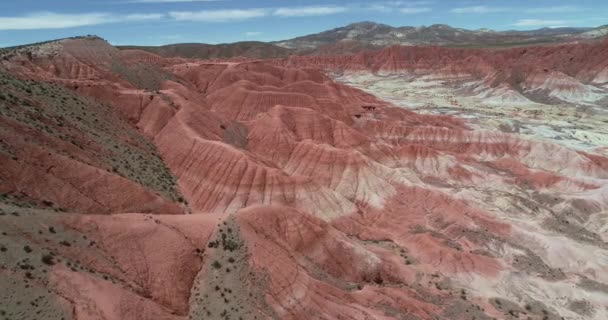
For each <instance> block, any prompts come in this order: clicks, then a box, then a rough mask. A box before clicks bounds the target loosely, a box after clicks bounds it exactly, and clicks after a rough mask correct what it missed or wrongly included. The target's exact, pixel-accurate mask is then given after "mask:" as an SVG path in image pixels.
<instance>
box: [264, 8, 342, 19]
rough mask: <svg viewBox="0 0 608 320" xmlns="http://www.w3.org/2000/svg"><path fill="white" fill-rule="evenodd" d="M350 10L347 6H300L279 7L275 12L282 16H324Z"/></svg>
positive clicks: (276, 14)
mask: <svg viewBox="0 0 608 320" xmlns="http://www.w3.org/2000/svg"><path fill="white" fill-rule="evenodd" d="M346 11H348V8H346V7H299V8H278V9H276V10H274V12H273V14H274V15H275V16H280V17H307V16H324V15H330V14H336V13H342V12H346Z"/></svg>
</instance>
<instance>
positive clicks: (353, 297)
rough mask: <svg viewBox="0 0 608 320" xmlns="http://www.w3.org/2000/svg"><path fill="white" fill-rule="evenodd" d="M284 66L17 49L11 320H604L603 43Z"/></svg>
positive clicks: (5, 62)
mask: <svg viewBox="0 0 608 320" xmlns="http://www.w3.org/2000/svg"><path fill="white" fill-rule="evenodd" d="M581 32H583V31H581ZM334 50H335V48H334V49H332V50H331V51H332V52H333V51H334ZM271 58H273V59H267V60H259V59H251V58H239V59H223V60H222V59H214V60H197V59H194V58H190V57H178V56H176V55H172V54H167V56H163V57H161V56H159V55H156V54H154V53H151V52H147V51H142V50H137V49H132V48H123V50H121V49H118V48H115V47H113V46H111V45H110V44H108V43H107V42H106V41H104V40H103V39H100V38H97V37H92V36H91V37H79V38H72V39H64V40H57V41H50V42H46V43H40V44H36V45H30V46H22V47H18V48H9V49H0V123H1V125H0V161H1V167H0V168H1V169H0V232H1V233H0V283H1V284H2V285H1V286H2V287H1V288H2V290H0V319H11V320H16V319H167V320H169V319H171V320H185V319H362V320H363V319H408V320H409V319H447V320H452V319H463V320H464V319H467V320H472V319H552V320H553V319H597V320H603V319H608V140H607V139H608V109H607V106H608V42H607V41H606V40H601V39H600V40H594V41H589V42H577V43H570V44H556V45H550V46H537V47H534V46H530V47H516V48H506V49H487V48H486V49H473V48H467V49H462V48H445V47H429V46H425V47H416V46H412V47H399V46H393V47H386V48H379V49H375V50H363V51H361V52H357V53H353V54H349V55H344V54H333V53H332V54H321V55H318V54H315V55H292V56H289V57H285V58H276V57H275V56H271Z"/></svg>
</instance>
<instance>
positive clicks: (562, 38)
mask: <svg viewBox="0 0 608 320" xmlns="http://www.w3.org/2000/svg"><path fill="white" fill-rule="evenodd" d="M606 35H608V26H600V27H596V28H567V27H564V28H542V29H537V30H527V31H493V30H489V29H479V30H467V29H462V28H454V27H450V26H448V25H444V24H436V25H432V26H428V27H424V26H423V27H392V26H389V25H386V24H380V23H375V22H358V23H352V24H349V25H347V26H344V27H340V28H336V29H332V30H328V31H324V32H321V33H316V34H311V35H305V36H301V37H297V38H293V39H287V40H281V41H274V42H268V43H266V42H259V41H247V42H236V43H226V44H217V45H211V44H197V43H182V44H172V45H165V46H159V47H154V46H120V48H123V49H140V50H145V51H148V52H152V53H155V54H158V55H160V56H163V57H182V58H198V59H213V58H220V59H221V58H233V57H246V58H281V57H286V56H289V55H292V54H308V55H332V54H352V53H357V52H360V51H364V50H374V49H380V48H384V47H388V46H393V45H401V46H414V45H437V46H450V47H513V46H524V45H543V44H555V43H564V42H575V41H588V40H592V39H596V38H601V37H604V36H606Z"/></svg>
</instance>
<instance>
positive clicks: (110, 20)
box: [0, 0, 608, 47]
mask: <svg viewBox="0 0 608 320" xmlns="http://www.w3.org/2000/svg"><path fill="white" fill-rule="evenodd" d="M364 20H368V21H376V22H381V23H386V24H390V25H393V26H406V25H409V26H421V25H431V24H435V23H443V24H449V25H452V26H455V27H461V28H468V29H478V28H491V29H495V30H510V29H518V30H523V29H537V28H542V27H558V26H573V27H583V26H598V25H603V24H608V1H606V0H579V1H572V0H568V1H565V0H552V1H546V0H513V1H505V0H500V1H499V0H486V1H480V0H477V1H475V0H428V1H424V0H420V1H419V0H411V1H408V0H404V1H382V0H380V1H373V0H368V1H360V0H352V1H342V0H335V1H319V0H308V1H303V0H253V1H252V0H106V1H104V0H77V1H74V0H18V1H14V0H10V1H8V0H5V1H1V2H0V47H5V46H12V45H18V44H24V43H31V42H38V41H44V40H49V39H56V38H63V37H70V36H76V35H84V34H95V35H99V36H101V37H103V38H105V39H107V40H108V41H110V42H111V43H113V44H139V45H162V44H168V43H179V42H205V43H224V42H234V41H242V40H260V41H272V40H282V39H287V38H292V37H295V36H299V35H305V34H310V33H316V32H320V31H324V30H327V29H331V28H335V27H339V26H343V25H346V24H349V23H352V22H357V21H364Z"/></svg>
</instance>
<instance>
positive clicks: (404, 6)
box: [365, 1, 433, 14]
mask: <svg viewBox="0 0 608 320" xmlns="http://www.w3.org/2000/svg"><path fill="white" fill-rule="evenodd" d="M432 3H433V2H432V1H381V2H378V3H375V4H372V5H370V6H368V7H365V9H368V10H374V11H379V12H384V13H392V12H401V13H404V14H414V13H421V12H429V11H432V9H431V8H430V7H429V5H430V4H432Z"/></svg>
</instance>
